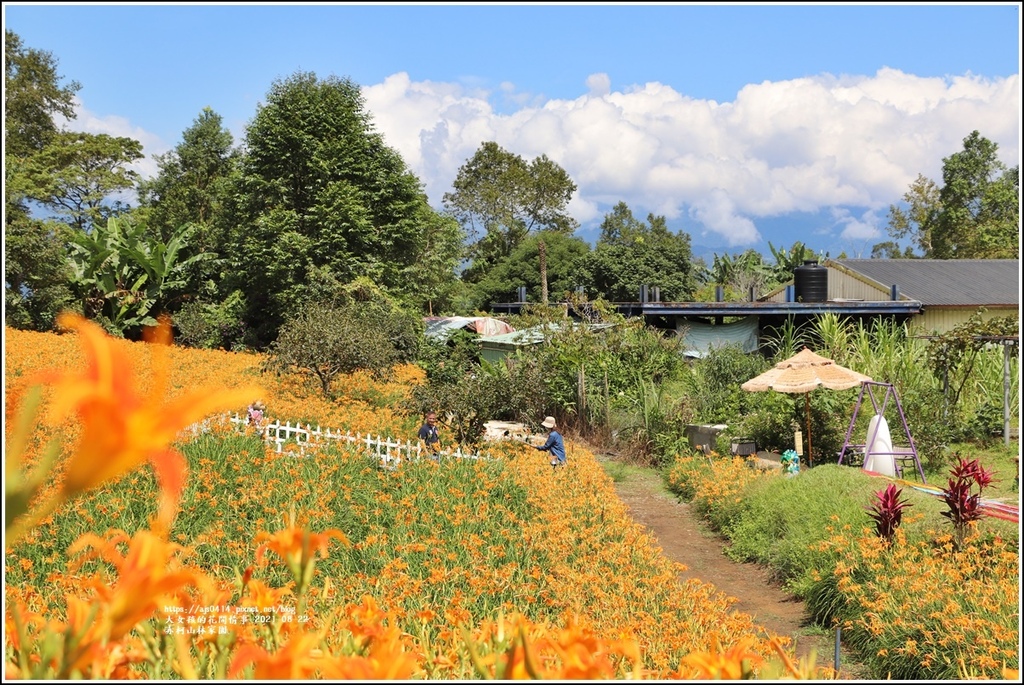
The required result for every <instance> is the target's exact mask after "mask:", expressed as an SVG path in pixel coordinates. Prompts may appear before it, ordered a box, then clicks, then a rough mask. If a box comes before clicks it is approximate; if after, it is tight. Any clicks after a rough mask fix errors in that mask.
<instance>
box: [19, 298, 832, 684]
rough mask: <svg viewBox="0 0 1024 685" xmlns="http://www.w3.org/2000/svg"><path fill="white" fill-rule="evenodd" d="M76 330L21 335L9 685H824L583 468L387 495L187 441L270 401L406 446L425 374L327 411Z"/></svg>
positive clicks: (500, 467) (482, 463) (344, 457)
mask: <svg viewBox="0 0 1024 685" xmlns="http://www.w3.org/2000/svg"><path fill="white" fill-rule="evenodd" d="M63 322H64V323H65V325H67V326H69V327H71V328H73V329H75V330H76V331H77V332H76V333H68V334H64V335H56V334H40V333H30V332H23V331H17V330H13V329H6V331H5V334H6V344H5V358H6V390H5V392H6V394H5V422H4V425H5V439H6V462H7V463H6V468H7V483H6V493H5V494H6V503H7V520H6V521H5V524H6V528H7V538H6V543H7V545H6V551H5V554H6V556H5V600H6V606H5V609H6V610H5V621H6V627H5V675H6V676H7V677H9V678H18V677H22V678H68V677H86V678H101V679H109V678H184V679H197V678H218V679H219V678H242V677H256V678H316V677H323V678H330V679H335V678H358V679H369V678H377V679H379V678H401V679H430V678H432V679H467V678H493V677H498V678H527V677H533V678H608V677H616V678H629V677H637V678H649V679H665V678H739V677H741V676H743V675H750V674H751V673H756V675H758V677H762V678H765V677H768V678H770V677H780V676H798V675H802V676H805V677H807V676H815V677H821V676H823V675H824V674H825V672H824V671H822V670H818V671H814V669H813V668H812V667H811V666H809V665H808V664H794V663H793V662H792V661H791V659H790V658H789V656H790V655H789V653H788V649H787V640H786V639H785V638H774V636H771V635H768V634H766V633H765V632H764V631H763V630H762V629H760V628H759V627H758V626H756V625H754V624H753V623H752V622H751V619H750V617H749V616H746V615H743V614H740V613H736V612H734V611H733V610H731V608H730V601H729V600H727V598H725V597H724V596H721V595H717V594H716V593H715V591H714V590H713V588H712V587H711V586H708V585H704V584H700V583H697V582H690V583H688V584H686V585H682V584H680V583H679V582H678V581H677V575H676V572H677V568H675V565H674V564H673V563H672V562H670V561H668V560H667V559H666V558H665V557H663V556H662V555H661V553H660V550H659V549H658V548H657V546H656V544H655V542H654V541H653V539H652V538H651V537H649V536H648V535H647V534H646V533H644V532H643V530H642V529H641V528H640V527H639V526H638V525H636V524H635V523H633V522H632V521H631V520H630V518H629V517H628V516H627V513H626V511H625V509H624V507H623V505H622V504H621V503H620V502H619V500H618V499H617V498H616V496H615V493H614V488H613V484H612V481H611V480H610V478H609V477H608V476H607V475H605V473H604V472H603V471H602V469H601V467H600V466H599V465H598V463H597V461H596V460H595V458H594V456H593V455H592V454H590V453H589V452H587V451H586V450H585V449H582V448H581V447H580V446H579V445H574V444H570V445H569V466H568V467H566V468H565V469H561V470H557V471H555V470H553V469H552V468H551V467H550V466H549V465H548V460H547V459H546V455H544V454H541V453H538V452H536V451H535V450H532V449H529V448H527V447H525V446H523V445H521V444H516V443H502V444H501V445H500V446H499V447H496V448H494V449H493V451H492V453H493V457H494V458H493V459H491V460H457V459H447V460H444V461H442V462H441V463H434V462H432V461H429V460H424V461H420V462H408V461H407V462H405V463H403V464H402V465H401V467H400V468H398V469H397V470H394V471H391V470H385V469H382V468H381V467H380V465H379V462H377V461H376V460H375V459H373V458H371V457H369V456H368V455H367V454H366V453H364V452H361V451H360V450H359V449H357V448H354V447H353V448H344V447H331V448H329V449H327V448H325V449H322V450H321V451H318V452H315V453H312V454H307V455H306V456H298V455H295V454H288V453H285V454H276V453H274V452H273V451H271V450H269V449H267V448H265V447H264V445H263V444H262V442H261V441H260V439H259V438H258V437H257V436H256V434H255V432H254V431H252V430H251V429H250V431H249V433H247V434H243V433H239V432H238V430H237V429H235V428H234V427H232V426H231V425H230V424H228V423H227V422H225V421H218V420H214V421H211V422H210V423H209V425H210V426H211V428H210V429H209V430H207V431H206V432H200V433H193V432H191V431H189V430H186V429H187V427H189V426H191V425H193V424H195V423H196V422H199V421H201V420H203V419H205V418H208V417H218V416H223V415H224V414H225V413H226V412H230V411H234V412H240V413H241V412H244V410H245V407H246V406H247V405H248V404H249V403H250V402H252V401H254V400H256V399H262V400H263V401H264V402H265V403H266V405H267V414H268V416H270V417H274V418H278V419H281V420H292V421H302V422H303V423H306V422H309V423H312V424H314V425H315V424H319V425H322V426H325V427H326V426H329V427H332V428H341V429H349V430H352V431H353V432H362V433H368V432H372V433H374V434H381V435H387V436H394V437H400V438H403V439H405V438H410V437H413V436H414V435H415V430H416V427H417V422H416V417H408V416H404V415H401V414H399V413H397V412H396V410H395V409H394V407H395V406H396V405H397V404H398V400H400V399H401V398H402V397H403V395H404V394H405V393H407V392H409V389H410V388H411V387H412V385H413V384H415V383H418V382H422V380H423V374H422V372H421V371H419V370H418V369H417V368H416V367H404V368H401V369H398V370H396V374H395V377H394V380H393V381H391V382H390V383H387V384H379V383H374V382H372V381H371V380H370V379H369V378H367V377H363V376H358V375H357V376H354V377H349V378H346V379H344V380H343V381H342V383H341V387H340V388H339V389H340V390H341V391H342V392H341V393H340V394H341V395H343V396H344V397H345V399H343V400H341V401H339V402H335V403H328V402H326V401H325V400H323V399H321V398H320V397H319V395H318V393H317V390H316V389H313V388H307V387H306V386H305V385H304V384H303V383H302V382H301V381H299V380H298V379H297V378H290V377H288V376H276V375H273V374H260V373H259V370H258V369H259V365H260V361H261V360H260V358H259V357H258V356H257V355H251V354H234V353H228V352H208V351H197V350H190V349H184V348H180V347H174V346H169V345H168V344H167V343H169V342H170V340H169V330H168V329H167V328H166V327H161V328H159V329H156V330H155V331H154V332H153V334H152V336H151V341H150V344H147V343H132V342H126V341H123V340H115V339H111V338H109V337H107V336H106V335H104V334H103V333H102V332H101V331H100V330H99V329H98V328H95V327H94V326H93V325H92V324H90V323H88V322H85V321H82V320H80V319H75V318H66V319H64V320H63ZM161 343H162V344H161ZM35 387H42V388H43V391H42V393H41V394H36V393H33V392H32V391H31V389H32V388H35ZM36 400H38V402H36ZM33 403H35V405H34V404H33ZM34 406H35V407H36V408H37V409H38V411H36V410H35V409H34V408H33V407H34ZM19 514H20V515H19Z"/></svg>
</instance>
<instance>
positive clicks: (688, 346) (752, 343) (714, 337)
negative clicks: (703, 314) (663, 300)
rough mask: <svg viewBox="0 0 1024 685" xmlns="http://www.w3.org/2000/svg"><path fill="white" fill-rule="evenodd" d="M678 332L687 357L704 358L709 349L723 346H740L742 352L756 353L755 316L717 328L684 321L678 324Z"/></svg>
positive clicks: (706, 324)
mask: <svg viewBox="0 0 1024 685" xmlns="http://www.w3.org/2000/svg"><path fill="white" fill-rule="evenodd" d="M679 331H680V333H681V334H682V336H683V346H684V347H683V354H685V355H686V356H687V357H705V356H707V354H708V351H710V350H711V349H714V348H716V347H722V346H724V345H740V346H741V347H742V349H743V351H744V352H757V317H756V316H748V317H746V318H744V319H742V320H740V321H737V322H735V323H723V324H719V325H717V326H712V325H711V324H708V323H699V322H690V321H686V322H683V323H680V324H679Z"/></svg>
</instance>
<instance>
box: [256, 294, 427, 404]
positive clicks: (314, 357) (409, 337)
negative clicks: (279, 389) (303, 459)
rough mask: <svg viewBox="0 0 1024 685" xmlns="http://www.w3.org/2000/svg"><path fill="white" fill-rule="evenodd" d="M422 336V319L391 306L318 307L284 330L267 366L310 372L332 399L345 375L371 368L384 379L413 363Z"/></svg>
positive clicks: (350, 304) (310, 308)
mask: <svg viewBox="0 0 1024 685" xmlns="http://www.w3.org/2000/svg"><path fill="white" fill-rule="evenodd" d="M417 335H418V336H420V337H422V322H421V321H420V320H419V318H418V317H413V316H411V315H409V314H407V313H405V312H403V311H402V310H400V309H397V308H395V307H391V306H389V305H388V303H387V302H379V301H369V302H367V301H359V300H351V301H349V302H347V303H345V304H342V305H333V304H320V303H312V304H309V305H307V307H306V308H305V309H303V310H302V311H301V312H299V313H298V314H297V315H295V316H293V317H292V318H291V319H289V320H288V321H286V322H285V324H284V326H282V328H281V333H280V335H279V336H278V339H277V340H276V341H275V342H274V344H273V345H272V346H271V350H270V355H269V357H268V362H267V366H268V368H269V369H273V370H276V371H282V372H286V371H292V370H296V371H298V372H300V373H302V374H305V375H307V376H308V377H310V378H312V379H315V380H316V381H317V382H318V383H319V384H320V388H321V390H322V391H323V394H324V396H326V397H332V392H331V382H332V381H333V380H334V379H335V378H336V377H337V376H338V375H339V374H343V373H351V372H353V371H358V370H367V371H370V372H372V373H374V374H375V375H378V376H384V375H386V374H387V373H388V372H389V371H390V369H391V368H392V367H393V366H394V365H395V364H398V363H401V362H406V361H409V360H410V359H411V358H412V356H413V355H414V354H415V352H416V349H417V342H416V339H417Z"/></svg>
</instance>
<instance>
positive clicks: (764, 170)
mask: <svg viewBox="0 0 1024 685" xmlns="http://www.w3.org/2000/svg"><path fill="white" fill-rule="evenodd" d="M4 25H5V27H6V28H7V29H10V30H12V31H14V32H15V33H17V34H18V35H19V36H20V37H21V38H22V40H23V42H24V44H25V45H26V46H27V47H30V48H36V49H40V50H46V51H49V52H51V53H52V54H53V56H54V57H55V58H56V59H57V60H58V62H59V71H60V73H61V74H62V75H63V76H64V77H65V78H66V79H68V80H71V79H74V80H77V81H78V82H79V83H80V84H81V85H82V88H81V90H80V91H79V93H78V98H79V107H78V117H77V118H76V119H75V120H74V121H72V122H69V123H68V124H67V125H68V127H69V128H72V129H79V130H89V131H92V132H97V133H99V132H104V133H111V134H116V135H128V136H131V137H133V138H136V139H138V140H140V141H141V142H142V143H143V145H144V146H145V152H146V154H147V156H148V158H147V160H146V161H145V162H144V163H142V164H141V165H140V166H139V169H140V171H142V172H143V173H144V174H149V173H152V172H153V171H154V170H155V168H156V167H155V163H154V162H153V160H152V155H154V154H159V153H163V152H166V151H167V150H169V149H171V148H172V147H173V146H174V145H176V144H177V143H178V142H180V140H181V133H182V132H183V131H184V130H185V129H186V128H188V127H189V126H191V124H192V123H193V121H194V119H195V118H196V116H197V115H198V114H199V112H200V111H201V110H202V108H203V107H206V106H209V107H212V108H213V109H214V111H216V112H217V113H218V114H220V115H221V116H222V117H223V118H224V122H225V125H227V126H228V127H229V128H230V129H231V131H232V133H233V134H234V135H235V139H236V142H239V143H240V142H241V141H242V140H243V139H244V134H245V126H246V123H247V122H248V121H249V120H250V119H251V118H252V116H253V115H254V114H255V111H256V107H257V104H258V103H259V102H260V101H261V100H262V98H263V97H264V95H265V94H266V92H267V90H268V89H269V88H270V86H271V84H272V83H273V81H274V80H275V79H279V78H287V77H288V76H290V75H291V74H293V73H295V72H297V71H312V72H315V73H316V74H317V75H318V76H321V77H327V76H330V75H335V76H340V77H348V78H351V79H352V80H353V81H355V82H356V83H358V84H360V86H362V88H363V90H364V94H365V95H366V102H367V108H368V110H369V111H370V112H371V114H372V115H373V118H374V121H375V123H376V126H377V129H378V130H379V131H380V132H381V133H382V134H383V135H384V137H385V139H386V140H387V142H388V144H389V145H391V146H392V147H394V148H395V149H396V150H398V151H399V153H401V154H402V156H403V158H404V159H405V160H406V162H407V164H408V165H409V167H410V169H411V170H412V171H413V172H414V173H415V174H416V175H417V176H418V177H419V178H420V180H421V181H422V182H423V184H424V189H425V190H426V192H427V194H428V197H429V198H430V201H431V204H432V205H434V206H435V207H438V208H440V207H441V196H442V195H443V193H444V192H445V191H446V190H448V189H449V188H450V186H451V182H452V181H453V180H454V178H455V174H456V173H457V171H458V168H459V166H461V165H462V164H463V163H464V162H465V161H466V160H467V159H469V157H471V156H472V154H473V153H474V152H475V151H476V149H477V148H478V147H479V146H480V144H481V143H482V142H484V141H487V140H494V141H496V142H498V144H499V145H501V146H502V147H504V148H505V149H507V150H510V151H512V152H515V153H517V154H520V155H522V156H523V157H524V158H526V159H528V160H529V159H533V158H534V157H536V156H538V155H540V154H546V155H547V156H548V157H550V158H551V159H553V160H554V161H556V162H557V163H559V164H560V165H562V166H563V167H564V168H565V169H566V171H568V172H569V174H570V176H571V177H572V178H573V180H574V181H575V182H576V184H577V186H578V190H577V193H576V196H575V197H574V199H573V202H572V204H571V206H570V210H571V212H572V213H573V215H574V216H575V217H576V218H577V219H578V220H579V221H580V223H581V229H580V232H579V233H580V235H582V236H583V237H585V238H587V239H589V240H593V238H594V235H595V232H596V227H597V225H598V224H599V223H600V221H601V218H602V217H603V216H604V214H605V213H607V212H608V211H610V209H611V207H612V206H614V204H615V203H617V202H619V201H624V202H626V203H627V204H628V205H629V206H630V208H631V209H632V210H633V212H634V214H635V215H636V216H637V217H638V218H645V217H646V216H647V214H648V213H654V214H659V215H664V216H666V217H667V218H668V223H669V226H670V227H671V228H673V229H675V230H681V231H685V232H687V233H689V234H690V235H691V236H692V237H693V242H694V244H695V245H697V246H703V247H704V248H709V249H714V250H716V251H718V252H725V251H729V252H738V251H741V250H743V249H746V248H748V247H753V248H755V249H759V250H761V251H762V252H765V253H767V251H768V250H767V242H768V241H771V242H772V243H773V244H774V245H776V246H781V245H786V246H788V245H791V244H792V243H793V242H794V241H795V240H802V241H804V242H806V243H807V244H808V245H809V246H811V247H812V248H813V249H816V250H819V251H822V252H829V253H830V254H832V255H833V256H834V255H837V254H838V253H839V252H841V251H845V252H846V253H847V255H848V256H869V254H870V249H871V245H873V244H874V243H876V242H879V241H881V240H885V239H887V236H886V234H885V224H886V213H887V211H888V207H889V205H890V204H892V203H894V202H898V201H899V199H900V197H901V196H902V194H903V193H904V192H905V191H906V189H907V187H908V186H909V184H910V183H911V182H912V181H913V180H914V178H915V177H916V176H917V175H918V174H924V175H926V176H928V177H929V178H933V179H936V180H941V164H942V158H943V157H946V156H948V155H950V154H952V153H954V152H956V151H958V150H959V149H961V147H962V140H963V138H964V137H966V136H967V135H968V134H969V133H970V132H971V131H972V130H975V129H977V130H978V131H980V132H981V134H982V135H984V136H985V137H987V138H989V139H991V140H994V141H995V142H997V143H998V144H999V147H1000V153H1001V157H1002V159H1003V161H1004V162H1005V163H1007V164H1008V165H1010V166H1012V165H1016V164H1019V157H1020V116H1021V88H1020V54H1021V53H1020V28H1021V26H1020V8H1019V6H1018V5H1017V4H1015V3H991V4H970V5H968V4H956V5H950V4H941V5H940V4H933V5H921V4H914V5H883V4H866V5H864V4H861V5H847V4H819V5H803V4H801V5H774V4H734V5H691V4H685V3H675V4H666V3H661V4H646V5H635V4H629V5H622V4H600V5H598V4H591V5H586V4H585V5H577V4H572V5H559V4H546V5H545V4H518V5H513V4H504V3H501V4H476V5H462V4H458V5H447V4H432V5H427V4H415V3H414V4H405V5H397V4H389V3H364V4H330V3H309V4H305V5H294V4H288V5H280V4H249V5H244V4H243V5H236V4H230V5H216V4H199V3H192V4H189V3H181V4H170V5H168V4H160V5H158V4H148V5H147V4H134V5H131V4H128V5H125V4H113V5H84V4H74V5H67V4H58V3H36V4H28V3H6V4H5V5H4Z"/></svg>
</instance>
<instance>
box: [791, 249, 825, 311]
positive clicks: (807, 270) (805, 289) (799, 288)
mask: <svg viewBox="0 0 1024 685" xmlns="http://www.w3.org/2000/svg"><path fill="white" fill-rule="evenodd" d="M793 285H794V286H795V288H794V289H795V295H796V301H797V302H827V301H828V269H826V268H825V267H823V266H821V265H820V264H818V260H816V259H805V260H804V265H803V266H798V267H797V268H795V269H793Z"/></svg>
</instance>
